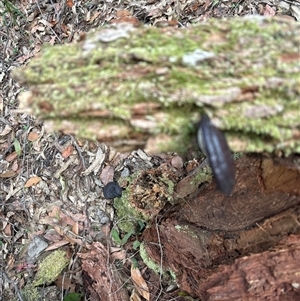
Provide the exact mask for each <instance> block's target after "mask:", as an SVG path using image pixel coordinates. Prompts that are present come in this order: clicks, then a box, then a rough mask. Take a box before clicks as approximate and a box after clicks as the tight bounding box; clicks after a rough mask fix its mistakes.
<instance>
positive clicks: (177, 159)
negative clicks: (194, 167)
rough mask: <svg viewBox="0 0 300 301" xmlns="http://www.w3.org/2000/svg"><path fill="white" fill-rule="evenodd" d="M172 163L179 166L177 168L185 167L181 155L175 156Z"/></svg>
mask: <svg viewBox="0 0 300 301" xmlns="http://www.w3.org/2000/svg"><path fill="white" fill-rule="evenodd" d="M171 164H172V165H173V166H174V167H175V168H177V169H181V168H182V167H183V161H182V158H181V157H180V156H174V157H173V158H172V161H171Z"/></svg>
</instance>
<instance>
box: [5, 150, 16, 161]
mask: <svg viewBox="0 0 300 301" xmlns="http://www.w3.org/2000/svg"><path fill="white" fill-rule="evenodd" d="M16 157H18V154H17V152H12V153H11V154H9V155H7V157H6V158H5V160H6V161H7V162H11V161H13V160H14V159H15V158H16Z"/></svg>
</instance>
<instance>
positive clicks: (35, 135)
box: [27, 132, 39, 142]
mask: <svg viewBox="0 0 300 301" xmlns="http://www.w3.org/2000/svg"><path fill="white" fill-rule="evenodd" d="M38 138H39V134H38V133H37V132H30V133H29V134H28V137H27V139H28V140H29V141H31V142H33V141H36V140H37V139H38Z"/></svg>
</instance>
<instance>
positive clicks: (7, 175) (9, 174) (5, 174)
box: [0, 170, 17, 178]
mask: <svg viewBox="0 0 300 301" xmlns="http://www.w3.org/2000/svg"><path fill="white" fill-rule="evenodd" d="M15 175H17V173H16V172H14V171H13V170H8V171H5V172H3V173H1V174H0V178H12V177H14V176H15Z"/></svg>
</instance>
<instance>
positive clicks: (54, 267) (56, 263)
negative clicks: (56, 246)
mask: <svg viewBox="0 0 300 301" xmlns="http://www.w3.org/2000/svg"><path fill="white" fill-rule="evenodd" d="M68 263H69V259H68V258H67V255H66V252H64V251H61V250H56V251H53V252H51V254H50V255H48V256H47V257H46V258H45V259H43V260H42V262H41V263H40V264H39V269H38V272H37V274H36V276H35V279H34V281H33V283H32V285H33V286H39V285H42V284H49V283H51V282H53V281H54V280H55V279H56V278H57V277H58V275H59V274H60V273H61V272H62V270H63V269H64V268H65V267H66V266H67V265H68Z"/></svg>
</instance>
